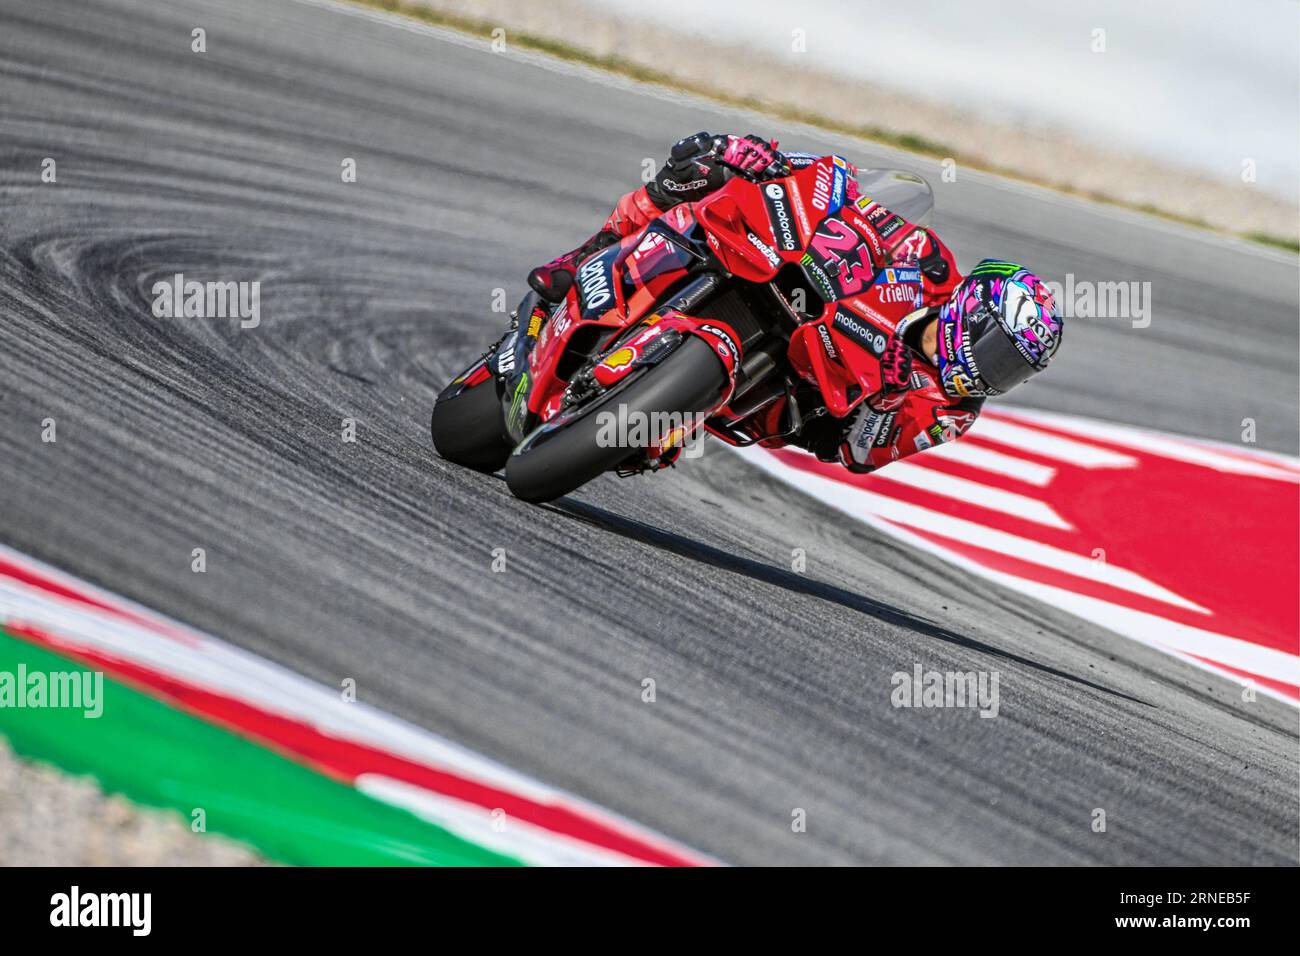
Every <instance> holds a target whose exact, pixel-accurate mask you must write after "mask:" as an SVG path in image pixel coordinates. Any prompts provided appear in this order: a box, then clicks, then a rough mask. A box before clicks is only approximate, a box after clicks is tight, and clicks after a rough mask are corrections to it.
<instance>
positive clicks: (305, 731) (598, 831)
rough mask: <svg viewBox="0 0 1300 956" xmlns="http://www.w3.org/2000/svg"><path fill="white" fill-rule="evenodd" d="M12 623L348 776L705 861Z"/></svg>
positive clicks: (36, 639)
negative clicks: (378, 777)
mask: <svg viewBox="0 0 1300 956" xmlns="http://www.w3.org/2000/svg"><path fill="white" fill-rule="evenodd" d="M5 630H6V631H8V632H9V633H11V634H13V635H15V636H17V637H21V638H23V639H24V640H28V641H31V642H32V643H34V644H38V645H41V646H43V647H47V648H50V649H51V650H54V651H55V652H57V653H59V654H62V655H64V656H67V657H72V658H76V659H78V660H80V661H82V662H84V663H86V664H88V665H91V666H93V667H95V668H97V669H101V670H103V671H105V672H106V673H110V674H112V675H113V677H114V678H116V679H118V680H121V681H123V682H125V683H128V684H130V685H132V686H134V687H136V688H137V689H139V690H142V691H144V692H148V693H152V694H153V696H156V697H160V698H163V699H164V700H166V701H167V702H168V703H170V704H171V705H172V706H175V707H177V708H178V709H180V710H183V711H186V712H187V713H190V714H193V715H195V716H198V717H201V718H203V719H204V720H209V721H211V722H213V723H216V724H219V725H221V726H224V727H226V728H227V729H230V730H233V731H235V732H237V733H239V734H241V735H243V736H246V737H249V738H251V739H253V740H256V741H258V742H259V743H262V744H263V745H265V746H267V747H269V748H270V749H272V750H275V751H277V752H279V753H281V754H283V755H286V756H289V757H291V758H294V759H297V760H298V761H299V762H301V763H304V764H307V765H308V766H311V767H313V768H314V769H316V770H318V771H319V772H321V773H324V774H326V775H328V776H331V777H333V778H335V779H338V780H341V781H344V782H346V783H349V784H353V783H355V781H356V779H357V777H359V776H360V775H362V774H366V773H374V774H382V775H384V776H387V777H391V778H393V779H395V780H401V781H404V782H406V783H410V784H413V785H415V786H417V787H422V788H424V789H426V790H429V791H431V792H433V793H438V794H442V795H444V796H447V797H452V798H454V799H457V800H462V801H464V802H466V803H472V804H474V805H475V806H479V807H483V808H485V809H487V810H493V809H497V808H499V809H501V810H503V811H505V813H506V814H508V815H509V816H510V817H513V818H515V819H517V820H523V821H526V822H528V823H531V824H534V825H536V826H538V827H542V828H543V829H546V830H550V831H551V832H553V833H559V834H563V835H564V836H568V837H572V838H574V839H576V840H581V841H582V842H584V843H588V844H590V845H592V846H596V847H602V848H604V849H607V850H612V851H614V852H616V853H621V854H624V855H625V856H628V857H630V858H632V859H635V860H640V861H642V862H645V863H652V864H656V865H659V866H693V865H696V862H697V861H695V860H693V859H689V858H687V857H684V856H682V855H680V854H677V853H675V852H673V851H671V850H668V849H663V848H661V847H658V846H655V845H653V844H650V843H647V842H644V841H642V840H639V839H637V838H636V837H633V836H630V835H628V834H627V833H625V832H623V831H622V830H618V829H615V828H613V827H610V826H606V825H604V824H602V823H600V822H598V821H595V820H591V819H589V818H587V817H585V816H583V815H581V814H579V813H576V812H574V811H572V810H569V809H568V808H566V807H563V806H556V805H553V804H544V803H537V802H536V801H533V800H529V799H528V798H526V797H521V796H519V795H518V794H514V793H511V792H509V791H507V790H501V789H499V788H497V787H493V786H489V785H487V784H483V783H479V782H478V781H475V780H470V779H467V778H465V777H461V776H458V775H457V774H454V773H449V772H447V771H444V770H436V769H434V768H432V767H428V766H426V765H424V764H420V763H416V762H415V761H413V760H408V759H406V758H404V757H399V756H397V755H395V754H390V753H387V752H385V751H382V750H377V749H375V748H373V747H369V746H366V745H364V744H360V743H355V742H353V741H349V740H344V739H341V738H338V737H331V736H328V735H326V734H324V733H322V732H320V731H319V730H317V729H316V728H314V727H312V726H311V725H309V724H305V723H302V722H301V721H297V720H292V719H290V718H287V717H283V716H281V715H279V714H274V713H271V712H269V711H265V710H262V709H260V708H258V707H254V706H252V705H251V704H247V703H245V702H243V701H240V700H236V699H234V698H232V697H227V696H224V695H222V694H220V693H216V692H213V691H209V690H206V689H204V688H201V687H198V686H196V685H193V684H190V683H187V682H184V681H181V680H178V679H176V678H174V677H171V676H169V675H166V674H163V673H161V672H159V671H155V670H152V669H150V668H147V667H142V666H140V665H138V664H135V663H133V662H131V661H126V660H122V659H120V658H116V657H113V656H110V655H107V654H103V653H100V652H98V651H92V650H89V649H86V648H83V647H79V646H75V645H72V644H69V643H68V642H65V641H63V640H62V639H60V638H59V637H58V636H56V635H54V634H50V633H48V632H46V631H43V630H40V629H37V628H33V627H28V626H24V625H20V624H17V623H6V624H5Z"/></svg>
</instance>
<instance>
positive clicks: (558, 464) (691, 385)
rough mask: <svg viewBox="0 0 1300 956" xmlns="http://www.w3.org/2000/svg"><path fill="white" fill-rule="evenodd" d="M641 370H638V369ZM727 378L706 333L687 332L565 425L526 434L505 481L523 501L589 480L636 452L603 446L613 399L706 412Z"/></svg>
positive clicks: (632, 409)
mask: <svg viewBox="0 0 1300 956" xmlns="http://www.w3.org/2000/svg"><path fill="white" fill-rule="evenodd" d="M634 374H636V373H634ZM726 384H727V372H726V368H725V367H724V366H723V364H722V360H721V359H720V358H718V356H717V355H715V354H714V353H713V348H712V347H711V346H710V345H709V344H708V343H707V342H705V341H704V340H703V339H699V338H696V337H695V336H693V335H692V336H687V337H686V339H685V340H684V341H683V342H682V344H681V345H680V346H678V348H677V349H676V350H675V351H673V352H672V353H671V354H670V355H668V356H667V357H666V358H664V359H663V361H661V362H660V363H659V364H658V365H652V366H650V367H649V368H647V369H646V370H645V371H644V372H641V373H640V374H639V375H637V377H636V378H635V379H634V380H632V381H630V382H628V383H627V385H626V386H623V387H616V388H614V389H613V390H612V391H611V392H609V393H608V394H607V395H604V396H602V397H601V398H600V399H599V400H598V401H595V402H593V403H592V404H591V405H590V406H589V407H588V408H586V409H585V410H584V411H583V413H582V415H581V417H579V418H576V419H574V420H573V421H572V422H569V423H568V424H566V425H564V426H562V427H561V428H559V429H557V430H555V431H553V432H549V433H546V434H543V435H541V436H538V437H537V438H536V440H535V443H533V442H530V439H529V438H525V439H524V441H523V442H522V443H521V444H520V446H519V447H520V450H519V452H518V453H516V454H514V455H511V456H510V460H509V461H508V462H507V463H506V484H507V485H509V486H510V491H511V492H512V493H513V494H514V495H515V496H516V497H517V498H522V499H523V500H524V501H532V502H543V501H551V500H553V499H555V498H558V497H560V496H561V495H566V494H568V493H569V492H571V491H573V490H574V489H575V488H579V487H581V486H582V485H585V484H586V483H587V482H589V481H591V479H593V478H595V477H596V476H597V475H600V474H601V473H603V472H606V471H609V470H610V469H611V468H614V467H617V466H618V465H620V464H622V463H623V462H624V461H625V460H627V459H628V458H629V457H630V456H632V455H635V454H636V449H634V448H626V447H617V446H615V447H601V445H600V444H599V443H598V442H597V436H598V434H599V432H600V431H601V426H600V422H599V421H598V415H597V413H598V412H600V411H601V410H602V409H603V408H605V407H606V406H609V405H615V406H617V405H626V406H627V413H628V414H629V415H632V414H641V415H647V416H652V415H654V414H655V413H670V414H671V413H679V414H684V413H687V412H690V413H700V412H707V411H709V410H711V409H712V408H713V405H714V403H715V402H716V401H717V399H718V395H719V393H720V392H721V391H722V389H723V388H724V387H725V386H726Z"/></svg>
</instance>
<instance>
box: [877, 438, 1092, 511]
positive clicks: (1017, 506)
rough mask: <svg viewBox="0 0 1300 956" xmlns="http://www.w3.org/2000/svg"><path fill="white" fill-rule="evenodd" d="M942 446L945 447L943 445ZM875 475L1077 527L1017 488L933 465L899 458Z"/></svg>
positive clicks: (962, 499) (953, 496) (982, 506)
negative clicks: (1005, 487)
mask: <svg viewBox="0 0 1300 956" xmlns="http://www.w3.org/2000/svg"><path fill="white" fill-rule="evenodd" d="M959 444H961V443H960V442H953V443H952V446H953V447H956V446H957V445H959ZM939 447H945V446H942V445H941V446H939ZM876 477H877V478H880V479H882V480H884V481H896V482H898V483H900V484H904V485H907V486H908V487H910V488H919V489H920V490H922V491H930V492H933V493H934V494H937V495H943V496H945V497H947V498H951V499H953V500H954V501H963V502H965V503H966V504H971V505H978V506H979V507H981V508H988V509H989V510H991V511H1000V512H1002V513H1003V514H1008V515H1014V516H1015V517H1017V518H1023V519H1024V520H1026V521H1032V522H1034V523H1035V524H1041V525H1046V526H1048V527H1049V528H1060V529H1061V530H1062V531H1072V530H1074V525H1072V524H1070V522H1068V521H1066V520H1065V519H1064V518H1062V517H1061V516H1060V515H1059V514H1057V513H1056V509H1055V508H1053V507H1052V506H1051V505H1049V504H1048V503H1047V502H1045V501H1040V500H1039V499H1037V498H1029V497H1027V496H1025V495H1019V494H1016V493H1015V492H1014V491H1003V490H1002V489H1001V488H993V487H991V486H989V485H982V484H980V483H979V482H978V481H970V480H968V479H966V478H958V477H956V476H955V475H949V474H946V473H945V472H942V471H935V470H934V469H933V468H925V467H923V466H922V465H919V464H917V465H914V464H912V463H911V462H907V461H896V462H894V463H893V464H891V465H890V466H889V467H888V468H882V469H880V471H878V472H876Z"/></svg>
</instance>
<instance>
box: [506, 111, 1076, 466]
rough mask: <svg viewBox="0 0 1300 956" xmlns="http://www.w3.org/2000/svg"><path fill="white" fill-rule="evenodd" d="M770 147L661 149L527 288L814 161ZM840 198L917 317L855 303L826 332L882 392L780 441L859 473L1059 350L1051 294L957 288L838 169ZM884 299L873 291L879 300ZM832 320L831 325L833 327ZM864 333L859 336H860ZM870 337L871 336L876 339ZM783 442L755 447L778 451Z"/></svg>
mask: <svg viewBox="0 0 1300 956" xmlns="http://www.w3.org/2000/svg"><path fill="white" fill-rule="evenodd" d="M776 147H777V143H776V141H775V140H772V141H771V142H768V141H765V140H763V139H762V138H761V137H759V136H755V135H753V134H751V135H749V136H744V137H739V136H732V135H724V136H714V135H712V134H710V133H703V132H701V133H696V134H695V135H694V136H687V137H686V138H685V139H682V140H679V141H678V142H677V143H676V145H674V146H673V148H672V151H671V154H670V155H669V158H668V162H667V163H666V164H665V165H664V166H663V168H662V169H660V170H659V172H658V174H657V175H656V176H655V178H654V179H653V180H652V181H650V182H649V183H647V184H646V185H645V186H643V187H641V188H640V189H636V190H633V191H632V192H630V193H628V194H627V195H625V196H624V197H623V198H622V199H620V200H619V202H618V205H617V206H615V207H614V211H613V213H611V214H610V216H609V219H608V220H606V222H605V225H604V227H603V228H602V229H601V230H600V231H599V232H598V233H596V234H595V235H594V236H592V237H591V238H590V239H588V240H587V241H586V242H584V243H583V244H582V245H581V246H579V247H578V248H577V249H575V250H573V251H572V252H570V253H567V254H565V255H563V256H560V257H559V258H557V259H554V260H552V261H551V262H549V263H547V264H546V265H544V266H540V267H539V268H537V269H534V270H533V271H532V272H531V273H530V274H529V276H528V284H529V285H530V286H532V288H533V290H534V291H536V292H537V294H538V295H539V296H541V297H542V298H543V299H545V300H547V301H549V302H559V301H560V300H562V299H563V298H564V296H565V295H566V294H567V292H568V290H569V288H570V287H571V286H572V285H573V281H574V273H575V269H576V266H577V265H578V264H579V263H580V262H581V261H582V260H583V259H585V258H586V257H587V256H589V255H591V254H592V253H594V252H596V251H598V250H600V249H603V248H605V247H606V246H609V245H611V244H613V243H615V242H617V241H618V240H619V239H621V238H624V237H626V236H629V235H631V234H632V233H634V232H637V231H639V230H640V229H642V228H644V226H645V225H646V224H647V223H649V222H650V221H651V220H652V219H654V218H656V217H658V216H660V215H661V214H663V213H664V212H666V211H668V210H669V209H671V208H672V207H673V206H675V205H677V204H678V203H682V202H694V201H696V200H699V199H702V198H704V197H705V196H706V195H708V194H709V193H711V192H713V191H714V190H715V189H718V188H719V187H720V186H722V185H723V183H725V182H726V181H727V179H729V178H730V176H731V175H733V171H736V170H739V171H741V172H743V173H744V174H746V175H748V176H750V177H752V178H756V179H762V178H765V177H776V176H785V175H789V174H790V172H791V170H792V169H796V168H801V167H803V166H807V165H809V164H811V163H813V162H815V161H816V160H817V158H818V157H817V156H815V155H813V154H809V153H781V152H779V151H778V150H777V148H776ZM848 172H849V174H850V175H849V179H848V184H847V189H846V193H847V197H848V201H850V202H854V201H856V202H857V206H858V209H859V210H861V211H862V212H863V215H864V216H865V218H866V219H867V220H868V222H869V223H870V224H871V226H872V228H873V229H874V230H875V231H876V234H877V237H878V238H879V239H880V241H881V246H882V247H883V248H884V249H885V250H887V258H886V261H887V263H888V264H889V265H890V266H891V267H892V268H894V269H896V270H897V271H898V272H899V273H903V272H908V273H913V272H919V275H918V276H917V278H918V279H919V282H920V288H919V297H918V298H917V299H916V300H915V303H916V306H917V308H916V309H915V310H914V311H913V312H912V313H911V314H909V315H908V316H907V317H906V318H905V319H904V320H903V321H902V322H893V321H891V320H889V319H888V318H886V317H885V316H884V315H882V314H880V313H879V312H877V311H875V310H873V309H871V308H870V306H869V305H868V304H866V303H865V302H859V303H858V309H859V314H855V315H852V316H849V315H847V313H842V314H840V315H837V319H836V326H837V328H839V329H840V330H841V331H843V332H845V334H847V335H850V336H852V337H856V338H857V339H858V340H859V341H863V342H864V343H874V344H876V345H877V346H879V345H880V344H882V343H883V345H884V347H883V348H873V349H872V350H873V351H875V352H876V353H877V354H878V355H879V358H880V365H881V373H882V379H883V383H882V387H881V389H880V390H879V391H878V392H876V393H875V394H874V395H871V396H868V398H867V399H866V400H865V401H864V402H863V403H862V404H860V405H859V406H858V407H857V408H856V409H855V410H854V411H853V412H851V413H850V414H849V415H848V416H847V417H845V418H842V419H839V418H833V417H831V416H829V415H822V416H821V417H817V418H812V419H811V420H806V421H805V422H804V424H803V426H802V428H801V430H800V431H799V433H798V434H796V435H794V436H792V437H791V441H793V442H794V443H796V444H798V445H800V446H802V447H804V448H807V449H808V450H809V451H811V452H813V453H814V454H816V455H817V457H818V458H820V459H821V460H822V461H827V462H831V461H838V462H840V463H841V464H843V465H845V466H846V467H847V468H849V469H850V470H852V471H857V472H868V471H873V470H875V469H876V468H879V467H881V466H882V465H886V464H888V463H889V462H891V461H895V460H897V459H899V458H902V457H904V456H906V455H910V454H913V453H915V452H918V451H921V450H923V449H925V448H929V447H931V446H932V445H936V444H940V443H942V442H945V441H951V440H952V439H954V438H956V437H957V436H958V435H960V434H962V433H963V432H965V431H966V429H968V428H969V427H970V426H971V425H972V424H973V423H974V421H975V418H976V416H977V415H978V414H979V412H980V408H981V406H982V405H983V404H984V398H985V396H988V395H1000V394H1002V393H1004V392H1006V391H1008V390H1009V389H1011V388H1013V387H1014V386H1016V385H1018V384H1020V383H1021V382H1023V381H1025V380H1026V379H1028V378H1029V377H1030V376H1032V375H1033V374H1034V373H1036V372H1039V371H1042V370H1043V369H1044V368H1046V367H1047V364H1048V362H1049V361H1050V360H1051V358H1052V356H1053V355H1054V354H1055V352H1056V349H1057V347H1058V346H1059V345H1060V342H1061V326H1062V322H1061V315H1060V313H1059V311H1058V310H1057V308H1056V304H1055V302H1054V301H1053V299H1052V294H1051V291H1050V290H1049V289H1048V288H1047V286H1046V285H1045V284H1044V283H1043V282H1042V280H1040V279H1039V278H1038V277H1037V276H1036V275H1034V274H1033V273H1032V272H1030V271H1029V270H1028V269H1026V268H1024V267H1023V266H1020V265H1017V264H1015V263H1011V262H1003V261H1001V260H996V259H985V260H983V261H982V262H980V263H979V264H978V265H976V266H975V268H974V269H972V270H971V272H970V274H969V275H967V276H966V277H965V278H963V277H962V276H961V275H960V274H959V273H958V271H957V264H956V260H955V259H954V258H953V255H952V253H951V252H950V251H949V249H948V247H947V246H945V245H944V244H943V243H942V242H940V241H939V237H938V236H936V235H935V234H934V233H933V232H931V231H930V230H929V229H926V228H924V227H922V226H917V225H914V224H912V223H908V222H906V221H905V220H903V219H902V218H901V217H899V216H896V215H894V214H893V213H891V212H890V211H889V210H887V209H885V208H884V207H883V206H880V204H879V203H875V202H872V201H871V200H870V198H869V197H861V198H860V197H859V196H858V188H857V182H856V179H855V178H854V176H855V175H856V171H855V170H853V169H852V167H849V169H848ZM880 294H881V295H884V294H885V293H884V292H883V291H882V292H881V293H880ZM842 322H843V324H841V323H842ZM868 327H870V328H868ZM879 333H883V334H884V336H885V338H884V339H882V338H881V337H880V334H879ZM785 405H786V403H785V402H784V401H781V402H779V403H777V404H775V405H773V406H771V407H769V408H768V409H767V410H766V412H765V414H764V416H763V419H762V421H760V422H758V423H756V425H755V427H754V429H753V432H752V434H751V437H753V438H764V436H776V435H778V434H779V433H780V432H781V431H782V427H781V425H782V422H783V421H784V416H785V414H786V407H785ZM784 443H785V439H784V438H779V437H769V438H764V440H763V441H762V444H764V445H767V446H769V447H771V446H779V445H782V444H784Z"/></svg>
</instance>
